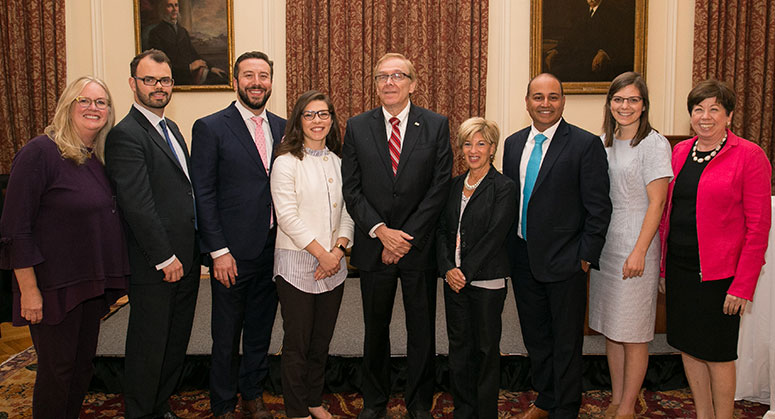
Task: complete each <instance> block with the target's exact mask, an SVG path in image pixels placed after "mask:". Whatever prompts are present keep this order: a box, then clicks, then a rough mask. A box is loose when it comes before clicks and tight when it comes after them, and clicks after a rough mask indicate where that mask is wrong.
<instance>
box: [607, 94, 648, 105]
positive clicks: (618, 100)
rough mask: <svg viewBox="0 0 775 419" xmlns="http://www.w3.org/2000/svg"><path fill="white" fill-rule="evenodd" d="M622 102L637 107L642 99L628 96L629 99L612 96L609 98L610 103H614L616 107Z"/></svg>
mask: <svg viewBox="0 0 775 419" xmlns="http://www.w3.org/2000/svg"><path fill="white" fill-rule="evenodd" d="M624 102H627V103H629V104H630V105H638V104H640V103H641V102H643V98H642V97H640V96H630V97H621V96H614V97H612V98H611V103H615V104H617V105H621V104H623V103H624Z"/></svg>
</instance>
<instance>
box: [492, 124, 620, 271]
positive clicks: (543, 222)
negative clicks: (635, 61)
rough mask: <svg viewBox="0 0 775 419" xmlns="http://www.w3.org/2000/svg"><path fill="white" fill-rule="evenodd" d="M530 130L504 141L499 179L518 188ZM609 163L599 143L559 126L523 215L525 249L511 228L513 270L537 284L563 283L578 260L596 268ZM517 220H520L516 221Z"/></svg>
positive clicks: (606, 215)
mask: <svg viewBox="0 0 775 419" xmlns="http://www.w3.org/2000/svg"><path fill="white" fill-rule="evenodd" d="M529 134H530V127H527V128H524V129H522V130H521V131H518V132H516V133H515V134H512V135H511V136H509V137H508V138H507V139H506V144H505V148H504V151H503V174H504V175H506V176H508V177H509V178H511V179H512V180H513V181H514V183H516V184H517V190H518V193H517V208H519V202H520V201H521V200H522V188H523V186H522V184H521V183H520V179H519V165H520V161H521V159H522V150H523V149H524V147H525V143H526V142H527V137H528V135H529ZM609 188H610V186H609V180H608V159H607V157H606V153H605V148H604V147H603V143H602V141H600V137H598V136H596V135H594V134H592V133H590V132H587V131H585V130H583V129H581V128H578V127H576V126H574V125H570V124H568V123H566V122H565V120H561V121H560V125H559V126H558V127H557V131H556V132H555V134H554V137H552V141H551V143H549V148H548V149H547V151H546V156H545V157H544V160H543V162H542V163H541V168H540V170H539V171H538V177H537V178H536V183H535V186H534V187H533V193H532V195H531V196H530V201H529V203H528V213H527V238H528V240H527V243H526V244H525V241H524V240H522V239H521V238H519V237H518V236H517V230H516V229H517V225H518V223H517V222H515V223H514V226H513V231H512V233H511V234H509V240H508V242H507V243H508V248H509V257H510V259H511V264H512V267H520V268H522V269H529V270H530V271H531V272H532V273H533V276H534V277H535V279H536V280H538V281H540V282H558V281H563V280H566V279H568V278H570V277H572V276H573V275H577V274H578V273H579V272H580V271H581V262H580V261H581V260H585V261H587V262H589V263H590V264H591V265H592V267H595V268H597V267H598V260H599V259H600V252H601V251H602V249H603V244H604V243H605V235H606V232H607V231H608V222H609V221H610V220H611V199H610V197H609V195H608V192H609ZM517 216H518V217H521V216H522V215H521V214H518V215H517Z"/></svg>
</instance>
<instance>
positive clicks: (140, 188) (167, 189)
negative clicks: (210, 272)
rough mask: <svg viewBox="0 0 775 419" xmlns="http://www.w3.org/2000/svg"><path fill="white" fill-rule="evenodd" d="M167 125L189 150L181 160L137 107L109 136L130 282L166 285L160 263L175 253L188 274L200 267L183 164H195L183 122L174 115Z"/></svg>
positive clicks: (109, 162)
mask: <svg viewBox="0 0 775 419" xmlns="http://www.w3.org/2000/svg"><path fill="white" fill-rule="evenodd" d="M167 126H168V127H169V129H170V131H172V133H173V134H175V139H176V140H177V141H178V144H180V147H181V149H183V156H179V157H181V158H182V160H180V161H179V160H178V158H176V156H175V155H173V154H172V150H170V147H169V145H168V144H167V141H166V140H165V139H164V138H162V136H161V135H160V134H159V132H158V131H156V128H154V127H153V126H152V125H151V123H150V122H149V121H148V118H146V117H145V115H143V114H142V113H141V112H140V111H138V110H137V109H135V107H134V106H132V108H131V109H130V110H129V114H128V115H127V116H126V117H125V118H124V119H122V120H121V122H119V123H118V124H116V126H115V127H113V129H111V130H110V132H109V133H108V137H107V139H106V140H105V169H106V170H107V172H108V176H109V177H110V180H111V182H113V184H114V186H115V188H116V198H117V200H118V204H119V207H120V208H121V211H122V214H123V216H124V220H125V221H126V223H127V225H128V227H129V228H128V229H127V232H128V234H127V235H128V240H127V243H128V248H129V263H130V265H131V268H132V277H131V279H130V281H131V282H132V283H134V284H138V283H142V284H148V283H160V282H161V281H162V278H163V277H164V273H163V272H162V271H157V270H156V267H155V266H156V265H158V264H160V263H162V262H164V261H165V260H167V259H169V258H170V257H172V255H173V254H174V255H175V256H177V258H178V260H180V262H181V263H182V264H183V270H184V272H185V273H186V274H187V273H188V272H190V271H191V269H192V268H194V267H196V269H199V258H198V255H196V256H197V257H195V251H194V249H195V246H196V238H195V235H196V229H195V222H194V201H193V191H192V189H191V182H190V181H189V180H188V178H187V177H186V174H185V173H184V172H183V169H182V166H181V164H186V165H188V164H189V159H188V154H187V150H188V147H186V143H185V142H184V141H183V135H182V134H181V133H180V130H179V129H178V126H177V125H176V124H175V123H174V122H173V121H171V120H169V119H167ZM190 172H191V171H190V170H189V173H190ZM195 265H196V266H195Z"/></svg>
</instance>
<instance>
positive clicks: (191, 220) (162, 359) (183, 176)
mask: <svg viewBox="0 0 775 419" xmlns="http://www.w3.org/2000/svg"><path fill="white" fill-rule="evenodd" d="M129 69H130V74H131V77H130V78H129V87H130V88H131V89H132V91H133V92H134V97H135V103H134V104H133V105H132V108H131V109H130V110H129V114H128V115H127V116H126V117H125V118H124V119H123V120H122V121H121V122H119V123H118V124H117V125H116V126H115V127H114V128H113V129H112V130H110V132H109V133H108V137H107V139H106V142H105V168H106V170H107V172H108V176H109V177H110V179H111V181H112V182H113V183H114V184H115V187H116V198H117V200H118V205H119V207H120V209H121V212H122V214H123V216H124V219H125V220H126V225H127V226H128V229H127V247H128V250H129V263H130V267H131V270H132V276H131V278H130V281H129V300H130V301H129V304H130V312H129V327H128V330H127V338H126V360H125V364H124V378H125V383H124V384H125V387H124V402H125V405H126V414H125V416H126V417H127V418H157V417H163V418H176V417H177V416H176V415H175V414H174V413H172V411H171V410H170V406H169V403H168V399H169V397H170V396H171V395H172V393H173V392H174V391H175V387H176V386H177V384H178V381H179V379H180V375H181V372H182V371H183V359H184V358H185V356H186V348H187V347H188V339H189V337H190V336H191V324H192V323H193V320H194V308H195V306H196V297H197V293H198V291H199V267H200V261H201V259H200V253H199V246H198V244H197V240H196V212H195V208H194V191H193V188H192V186H191V182H190V180H189V161H188V151H187V149H186V143H185V141H184V140H183V135H182V134H181V133H180V130H179V129H178V126H177V125H176V124H175V123H174V122H172V121H171V120H169V119H167V118H165V117H164V108H165V107H166V106H167V104H168V103H169V101H170V97H171V96H172V85H173V84H174V80H173V79H172V71H171V69H170V62H169V58H167V55H166V54H164V52H162V51H159V50H153V49H152V50H147V51H145V52H143V53H141V54H139V55H137V56H136V57H135V58H134V59H133V60H132V62H131V63H130V65H129Z"/></svg>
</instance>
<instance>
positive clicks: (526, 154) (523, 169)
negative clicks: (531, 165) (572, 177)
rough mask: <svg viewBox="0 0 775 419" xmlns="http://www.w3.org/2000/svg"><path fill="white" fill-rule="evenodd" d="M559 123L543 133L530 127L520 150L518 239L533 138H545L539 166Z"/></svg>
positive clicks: (520, 235)
mask: <svg viewBox="0 0 775 419" xmlns="http://www.w3.org/2000/svg"><path fill="white" fill-rule="evenodd" d="M560 121H562V118H560V120H559V121H557V122H555V124H554V125H552V126H551V127H549V128H547V129H546V130H545V131H544V132H540V131H538V130H537V129H536V127H535V125H531V127H530V134H528V136H527V142H526V143H525V148H523V149H522V158H521V159H520V161H519V184H520V185H521V188H522V189H521V190H520V191H519V212H518V213H517V214H519V222H518V223H517V234H518V235H519V237H522V205H524V204H525V199H524V195H523V193H524V192H525V174H526V173H527V162H528V161H530V154H532V153H533V148H535V145H536V141H535V136H536V135H538V134H544V135H545V136H546V140H544V142H543V144H541V150H542V151H543V152H542V153H541V164H544V158H546V151H547V150H549V144H551V143H552V138H553V137H554V133H555V132H556V131H557V127H558V126H559V125H560ZM538 168H539V172H540V169H541V166H540V165H539V166H538ZM523 238H524V237H523Z"/></svg>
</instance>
